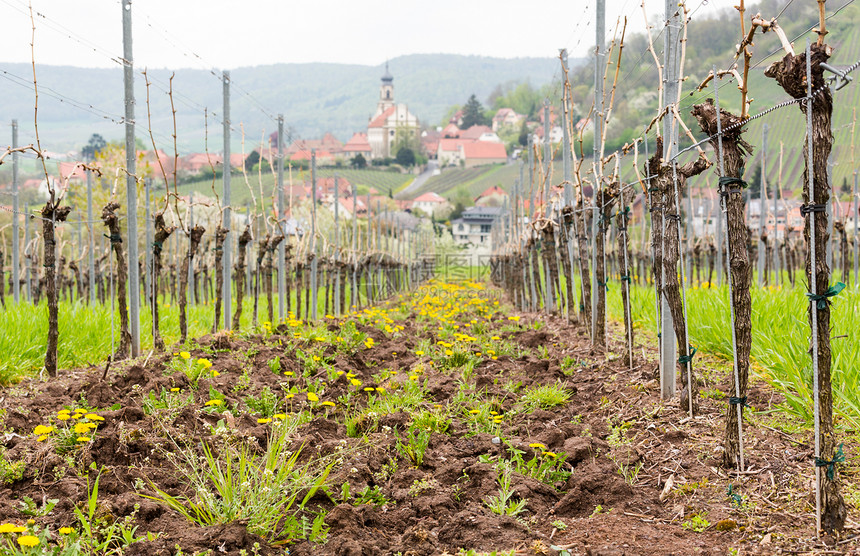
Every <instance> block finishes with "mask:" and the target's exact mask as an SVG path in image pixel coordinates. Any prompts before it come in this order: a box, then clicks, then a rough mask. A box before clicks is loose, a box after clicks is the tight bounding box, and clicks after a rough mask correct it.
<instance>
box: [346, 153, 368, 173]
mask: <svg viewBox="0 0 860 556" xmlns="http://www.w3.org/2000/svg"><path fill="white" fill-rule="evenodd" d="M349 165H350V166H352V167H353V168H355V169H356V170H364V169H365V168H367V159H366V158H364V155H363V154H361V153H358V154H357V155H355V156H354V157H352V158H350V159H349Z"/></svg>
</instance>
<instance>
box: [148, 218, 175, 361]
mask: <svg viewBox="0 0 860 556" xmlns="http://www.w3.org/2000/svg"><path fill="white" fill-rule="evenodd" d="M175 230H176V226H168V225H167V224H166V223H165V222H164V214H163V213H158V214H156V215H155V237H154V240H153V242H152V292H153V295H152V299H151V300H150V302H151V303H152V343H153V345H154V346H155V348H156V349H159V350H163V349H164V339H163V338H162V337H161V326H160V323H159V320H160V319H159V317H158V282H159V276H160V274H161V252H162V250H163V246H164V242H165V241H167V238H169V237H170V234H172V233H173V232H174V231H175ZM168 279H169V278H168Z"/></svg>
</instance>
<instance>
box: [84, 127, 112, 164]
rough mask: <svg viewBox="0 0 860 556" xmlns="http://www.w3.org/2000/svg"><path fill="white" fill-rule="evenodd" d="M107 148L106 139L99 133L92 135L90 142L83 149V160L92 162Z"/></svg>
mask: <svg viewBox="0 0 860 556" xmlns="http://www.w3.org/2000/svg"><path fill="white" fill-rule="evenodd" d="M106 146H107V141H105V140H104V137H102V136H101V135H99V134H98V133H93V134H92V135H90V140H89V142H88V143H87V145H86V146H85V147H84V148H83V149H81V158H83V159H84V160H89V161H92V160H93V159H94V158H95V157H96V154H98V153H99V151H101V150H102V149H103V148H105V147H106Z"/></svg>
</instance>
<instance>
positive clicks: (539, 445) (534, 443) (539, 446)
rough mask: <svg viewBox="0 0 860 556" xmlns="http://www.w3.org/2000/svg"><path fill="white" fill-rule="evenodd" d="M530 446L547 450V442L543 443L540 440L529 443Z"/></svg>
mask: <svg viewBox="0 0 860 556" xmlns="http://www.w3.org/2000/svg"><path fill="white" fill-rule="evenodd" d="M529 448H540V449H541V450H546V444H541V443H540V442H532V443H531V444H529Z"/></svg>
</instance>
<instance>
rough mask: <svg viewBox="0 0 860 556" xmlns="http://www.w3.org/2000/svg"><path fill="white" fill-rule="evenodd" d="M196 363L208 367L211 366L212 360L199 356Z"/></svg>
mask: <svg viewBox="0 0 860 556" xmlns="http://www.w3.org/2000/svg"><path fill="white" fill-rule="evenodd" d="M197 364H198V365H200V366H202V367H205V368H207V369H208V368H210V367H211V366H212V361H209V360H208V359H203V358H200V359H198V360H197Z"/></svg>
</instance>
